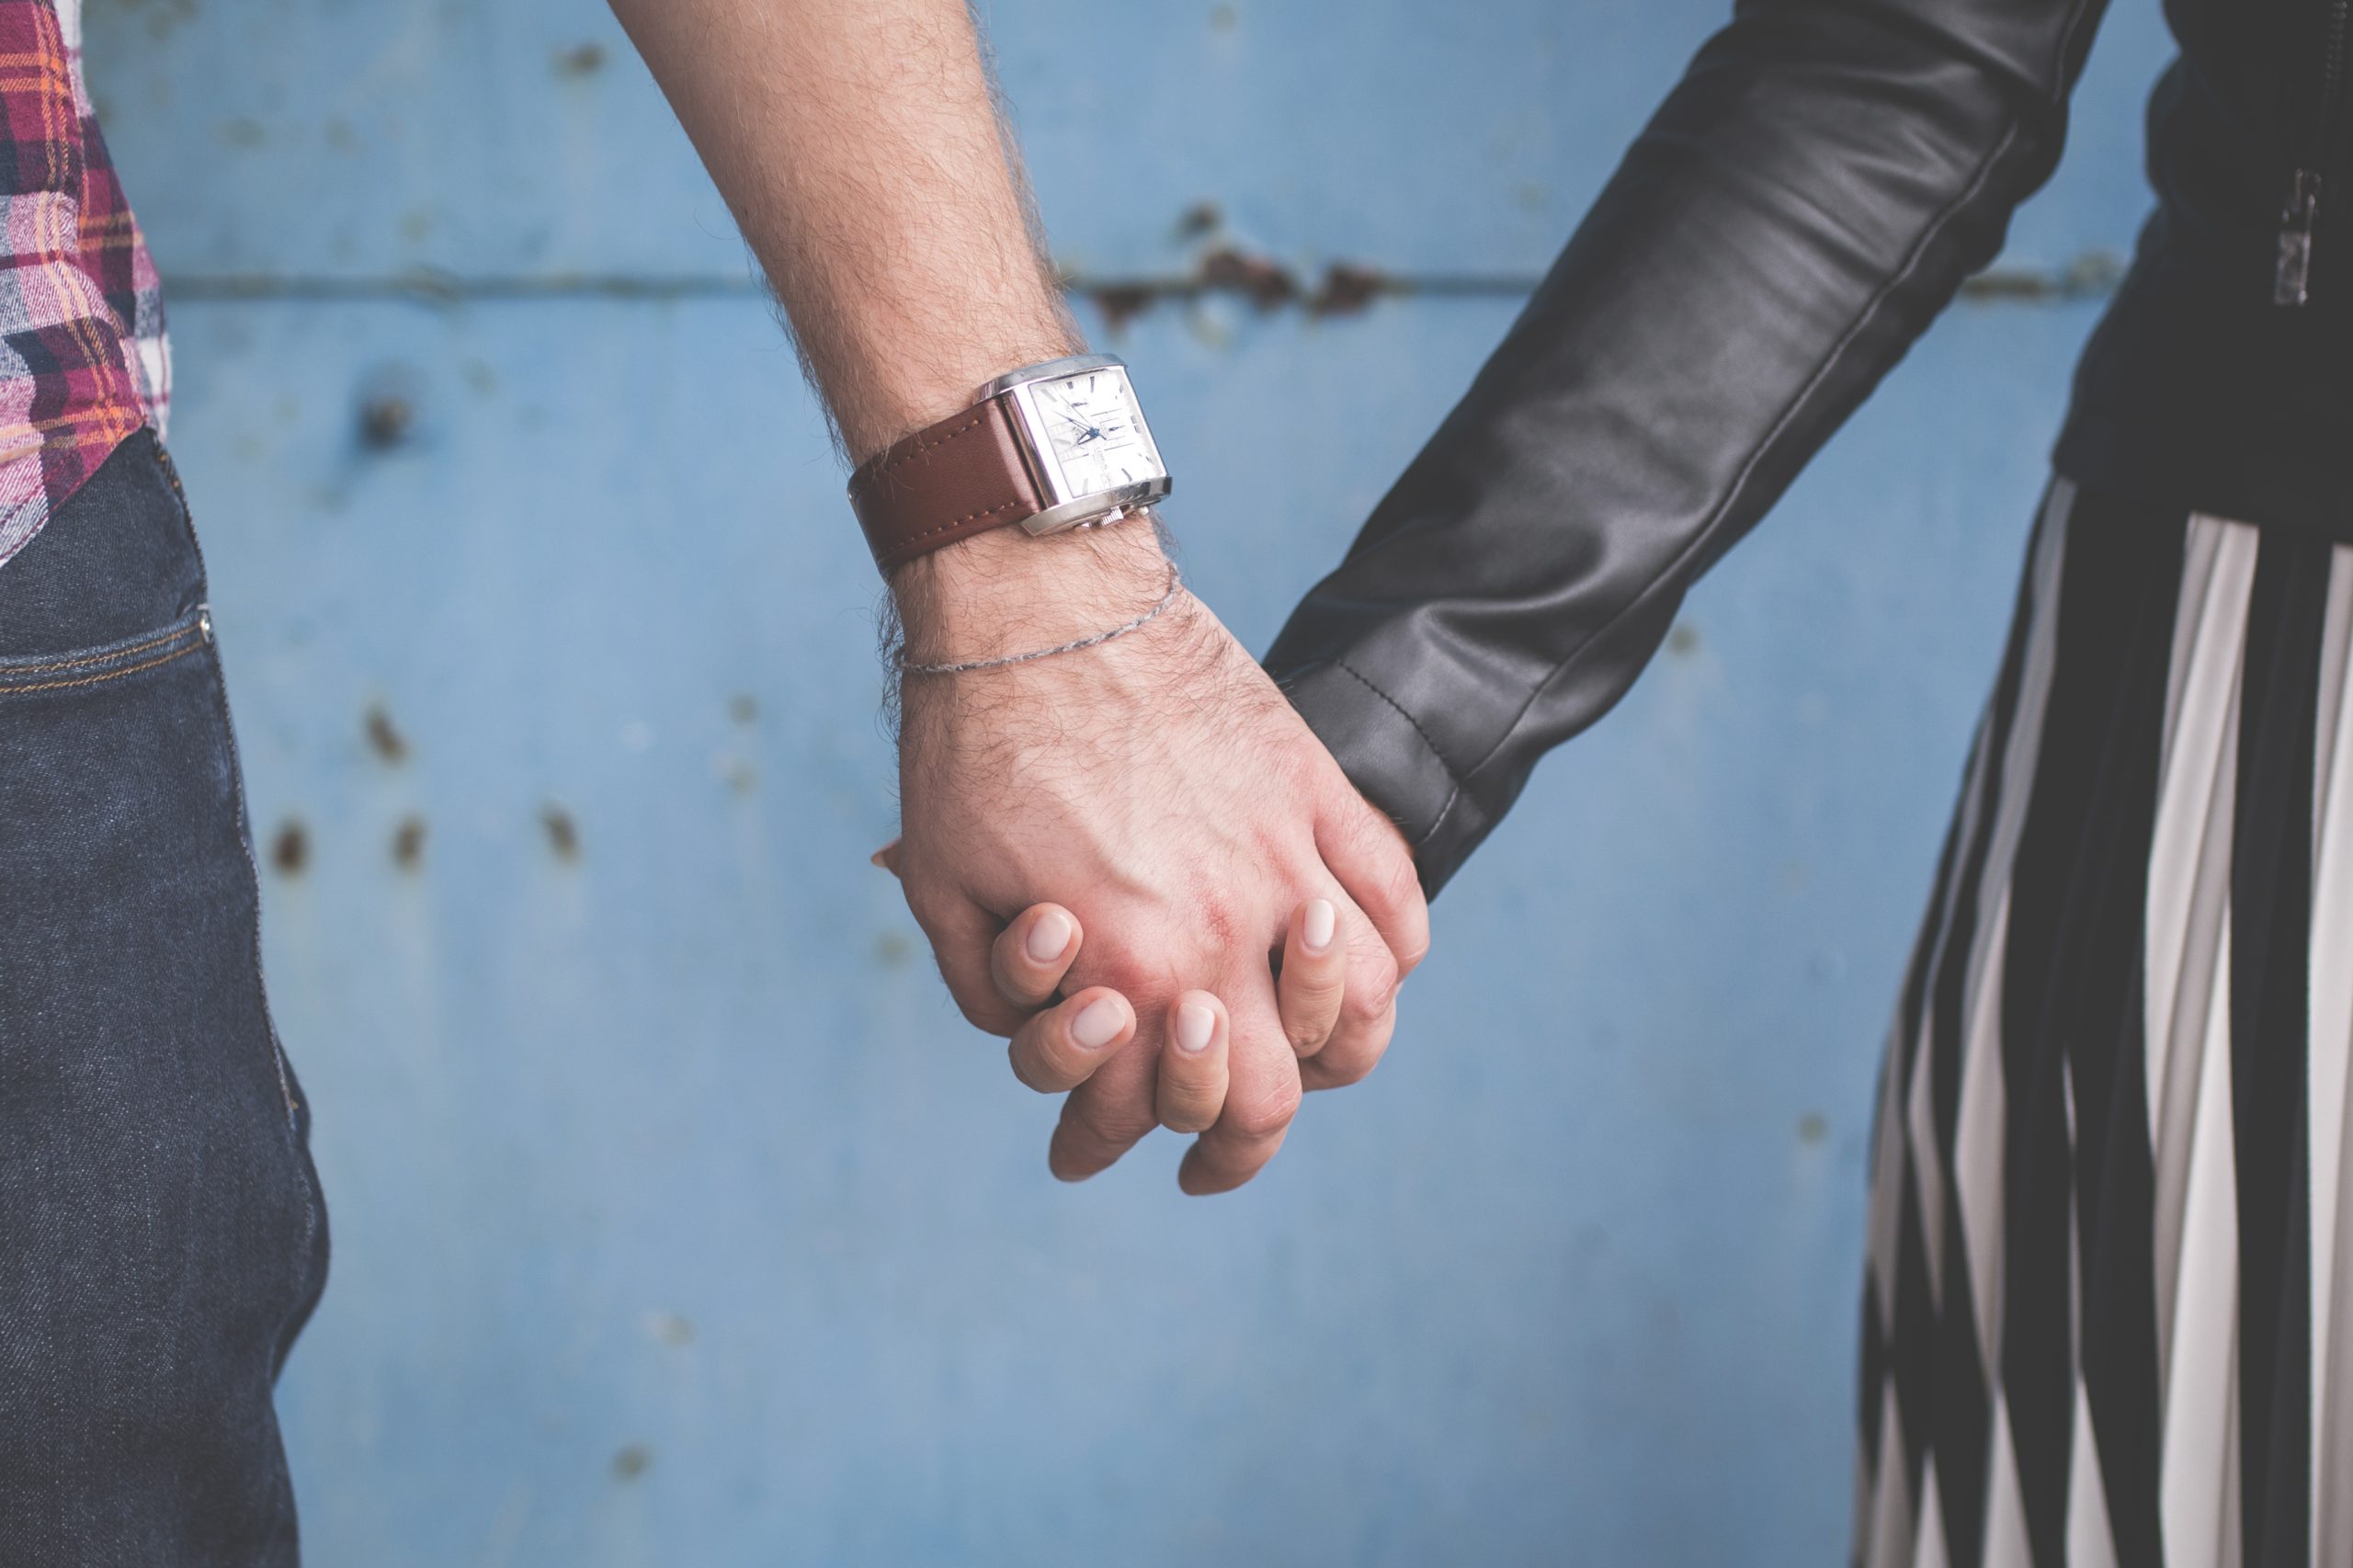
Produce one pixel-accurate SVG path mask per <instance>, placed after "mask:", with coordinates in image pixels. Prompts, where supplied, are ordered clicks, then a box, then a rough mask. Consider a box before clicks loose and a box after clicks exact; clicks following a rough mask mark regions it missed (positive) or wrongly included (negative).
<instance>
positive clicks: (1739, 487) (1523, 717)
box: [1344, 0, 2084, 803]
mask: <svg viewBox="0 0 2353 1568" xmlns="http://www.w3.org/2000/svg"><path fill="white" fill-rule="evenodd" d="M2083 14H2084V6H2083V4H2082V3H2081V0H2078V5H2077V6H2076V21H2075V23H2071V24H2070V26H2069V29H2068V31H2069V34H2070V36H2072V35H2073V32H2074V28H2075V26H2077V25H2080V21H2081V18H2082V16H2083ZM2021 119H2022V117H2021V116H2018V115H2017V114H2013V115H2012V116H2011V118H2010V120H2009V123H2008V124H2007V126H2006V127H2005V128H2004V130H2003V132H2002V134H2001V136H2000V138H1999V139H1998V140H1997V141H1996V142H1995V144H1994V146H1993V147H1992V149H1991V150H1989V151H1988V152H1987V153H1986V154H1985V157H1984V160H1983V161H1982V162H1981V163H1980V164H1979V165H1978V166H1977V169H1976V171H1975V172H1974V173H1973V174H1972V176H1971V177H1970V180H1969V183H1968V184H1967V185H1966V186H1965V187H1962V189H1961V191H1960V192H1959V193H1958V194H1956V195H1955V196H1954V198H1953V199H1952V200H1951V201H1950V202H1949V203H1947V204H1946V206H1945V207H1944V209H1943V210H1941V211H1939V212H1938V214H1937V216H1936V218H1935V220H1934V221H1933V222H1930V223H1929V224H1928V225H1927V227H1926V228H1925V229H1924V230H1922V232H1921V233H1920V237H1919V238H1918V239H1917V240H1916V241H1915V243H1914V244H1913V247H1912V251H1911V254H1910V255H1909V256H1905V257H1904V262H1903V265H1902V266H1900V267H1897V268H1896V270H1895V271H1894V272H1893V273H1892V274H1891V275H1890V276H1889V277H1888V278H1887V279H1886V280H1885V281H1884V282H1882V283H1881V285H1880V286H1879V288H1878V289H1877V290H1874V291H1873V293H1872V294H1871V297H1870V300H1869V301H1866V302H1865V304H1864V306H1863V308H1862V309H1861V310H1860V311H1859V312H1856V315H1855V318H1854V320H1853V321H1851V322H1849V323H1848V324H1847V328H1846V330H1845V331H1844V332H1842V333H1841V334H1840V335H1839V336H1838V340H1837V341H1836V343H1834V344H1832V345H1831V347H1830V348H1829V351H1828V352H1827V353H1825V354H1824V356H1823V358H1822V360H1821V362H1820V363H1819V364H1817V365H1816V366H1815V367H1814V369H1813V373H1812V374H1811V375H1809V376H1808V377H1807V378H1806V379H1805V381H1804V383H1803V384H1802V386H1800V387H1799V388H1798V390H1797V391H1796V392H1793V393H1792V394H1791V395H1790V400H1789V402H1788V403H1786V404H1784V405H1783V407H1782V409H1781V412H1780V414H1779V416H1778V417H1776V418H1775V420H1774V421H1773V426H1772V428H1771V429H1769V430H1768V431H1767V432H1766V433H1765V435H1764V436H1763V437H1761V438H1760V439H1759V440H1758V441H1757V442H1756V446H1755V447H1753V448H1752V449H1750V450H1749V452H1748V455H1747V456H1746V458H1745V459H1744V460H1742V462H1741V465H1740V470H1739V472H1737V473H1736V474H1735V475H1734V476H1733V481H1732V483H1731V484H1730V485H1729V486H1727V487H1726V489H1725V492H1724V494H1723V498H1722V500H1721V501H1719V502H1718V503H1717V504H1716V506H1715V509H1714V510H1713V512H1712V513H1711V515H1710V516H1709V518H1708V521H1707V522H1706V524H1705V525H1704V526H1702V527H1701V528H1699V531H1698V532H1697V533H1695V534H1694V535H1693V536H1692V538H1691V540H1690V542H1689V543H1688V544H1687V545H1686V546H1685V547H1684V548H1683V549H1682V550H1680V551H1677V552H1676V555H1675V558H1674V559H1673V560H1672V561H1670V562H1668V563H1667V564H1666V566H1665V569H1663V570H1662V571H1661V572H1660V573H1659V574H1657V575H1656V576H1654V578H1652V579H1651V581H1650V582H1649V583H1647V584H1645V585H1643V590H1642V592H1640V593H1639V594H1637V595H1635V596H1634V597H1633V598H1632V599H1631V600H1630V601H1629V602H1628V603H1627V604H1626V606H1625V607H1624V608H1621V609H1620V611H1619V612H1618V613H1617V614H1616V615H1613V616H1611V617H1610V618H1609V619H1608V621H1607V622H1605V623H1604V624H1603V625H1602V626H1601V627H1600V628H1599V629H1598V630H1597V631H1595V632H1594V633H1593V635H1592V636H1590V637H1588V638H1586V640H1585V642H1582V643H1580V644H1579V645H1578V646H1577V648H1576V649H1575V650H1574V651H1573V652H1572V653H1569V654H1568V655H1567V656H1566V657H1565V658H1563V659H1562V660H1561V661H1560V662H1559V663H1557V664H1555V665H1553V666H1552V668H1551V669H1550V670H1548V671H1547V672H1545V675H1544V678H1543V679H1541V680H1540V681H1538V682H1537V683H1536V685H1535V686H1534V687H1531V688H1530V689H1529V693H1528V696H1527V698H1526V699H1525V700H1523V701H1522V702H1521V703H1520V705H1519V708H1518V710H1517V711H1515V712H1514V713H1513V714H1512V717H1511V720H1510V722H1508V723H1506V725H1505V726H1504V729H1503V733H1501V734H1499V735H1498V736H1496V738H1495V744H1492V745H1490V746H1489V747H1488V748H1487V749H1486V751H1485V752H1484V753H1483V754H1482V755H1481V756H1480V757H1479V759H1478V760H1477V761H1476V762H1474V763H1472V765H1471V767H1470V769H1469V773H1468V774H1464V775H1461V776H1459V777H1460V778H1468V777H1469V776H1470V775H1472V774H1476V773H1477V772H1478V771H1479V770H1480V769H1482V768H1483V767H1486V766H1487V765H1488V764H1489V763H1490V762H1492V761H1494V760H1495V756H1497V754H1499V753H1500V752H1502V751H1503V749H1504V748H1505V747H1506V746H1507V745H1508V744H1511V740H1512V737H1513V736H1514V735H1516V734H1518V732H1519V729H1520V727H1521V726H1522V725H1523V724H1524V723H1526V722H1527V720H1528V715H1529V710H1532V709H1533V708H1534V707H1535V706H1536V703H1537V701H1538V699H1540V698H1541V697H1542V696H1543V695H1544V693H1545V692H1546V691H1547V690H1548V689H1550V688H1551V687H1552V685H1553V684H1554V683H1555V682H1557V681H1558V680H1559V679H1560V678H1561V676H1563V675H1564V674H1566V673H1567V672H1568V671H1569V670H1570V669H1571V668H1572V667H1573V666H1574V665H1576V663H1577V662H1578V661H1579V660H1580V659H1581V658H1583V657H1584V655H1585V654H1586V653H1588V652H1589V651H1590V650H1592V649H1593V648H1594V647H1595V646H1596V645H1597V644H1599V643H1600V642H1603V641H1604V640H1605V639H1606V638H1607V637H1608V635H1609V634H1610V633H1611V632H1613V631H1616V630H1617V629H1618V628H1619V627H1620V626H1621V625H1623V624H1624V623H1625V622H1626V621H1627V620H1628V619H1630V618H1631V617H1632V616H1634V615H1636V614H1638V613H1640V612H1641V611H1642V610H1643V608H1646V607H1647V606H1648V605H1649V604H1650V602H1651V600H1652V598H1653V597H1654V595H1655V594H1656V593H1657V592H1658V590H1659V588H1660V585H1663V584H1665V583H1668V582H1671V581H1673V580H1674V579H1675V578H1676V577H1677V574H1680V573H1681V572H1682V571H1683V569H1684V568H1685V567H1686V565H1688V562H1690V561H1691V560H1692V558H1693V557H1694V556H1696V555H1698V554H1699V552H1700V551H1702V550H1703V549H1704V548H1705V547H1706V546H1707V545H1708V543H1709V542H1710V541H1711V540H1713V539H1714V538H1715V537H1716V535H1717V533H1718V532H1719V531H1720V530H1721V529H1722V527H1723V521H1724V517H1725V516H1726V515H1727V514H1728V513H1730V512H1731V510H1732V509H1733V506H1734V505H1735V504H1736V503H1737V502H1738V501H1739V499H1740V496H1741V494H1742V493H1743V492H1744V491H1745V490H1746V488H1747V487H1748V484H1749V483H1750V481H1751V480H1752V479H1753V478H1754V477H1755V475H1756V468H1757V465H1758V464H1759V463H1760V462H1762V461H1763V460H1764V459H1765V457H1766V455H1767V454H1768V452H1770V451H1771V450H1772V449H1774V447H1775V446H1776V445H1777V444H1778V443H1779V440H1780V439H1781V437H1783V435H1784V434H1785V433H1786V432H1787V431H1788V429H1789V427H1790V422H1791V421H1792V420H1794V419H1795V418H1796V417H1797V415H1798V411H1799V410H1800V409H1802V408H1803V407H1804V406H1805V404H1806V403H1807V401H1808V400H1809V399H1810V398H1811V397H1812V396H1813V394H1814V392H1816V391H1817V390H1818V389H1819V388H1820V387H1821V386H1822V384H1823V383H1824V381H1826V380H1828V379H1829V377H1830V376H1831V374H1832V373H1833V372H1834V371H1835V370H1836V369H1837V367H1838V366H1839V365H1840V364H1841V363H1843V362H1844V361H1845V359H1846V358H1847V354H1848V352H1849V350H1850V349H1851V348H1852V347H1853V346H1854V344H1855V342H1856V340H1857V339H1858V338H1859V337H1860V336H1861V335H1862V334H1863V332H1864V330H1865V329H1866V328H1867V327H1868V326H1870V324H1871V323H1872V322H1873V321H1875V320H1876V319H1877V318H1878V316H1879V313H1880V312H1881V309H1882V308H1883V307H1884V306H1885V305H1886V303H1887V301H1888V300H1889V299H1890V298H1891V297H1893V295H1894V293H1895V292H1896V291H1897V290H1899V289H1901V288H1902V287H1903V286H1904V284H1906V283H1908V282H1910V281H1911V280H1912V278H1914V277H1915V276H1916V275H1917V274H1918V271H1919V268H1920V267H1921V265H1922V262H1923V259H1924V258H1925V257H1926V256H1927V253H1928V251H1929V249H1930V248H1931V246H1932V245H1933V244H1935V242H1936V241H1937V240H1938V239H1939V238H1941V237H1942V236H1943V235H1944V233H1946V232H1947V231H1948V230H1949V228H1950V226H1951V224H1952V222H1953V220H1954V219H1955V218H1956V217H1957V216H1958V215H1959V214H1960V213H1961V211H1963V210H1965V209H1966V208H1967V207H1968V205H1969V204H1970V203H1971V202H1972V200H1974V199H1976V198H1977V196H1978V195H1979V194H1980V193H1981V192H1983V191H1984V188H1985V186H1986V184H1987V182H1988V181H1990V180H1991V179H1992V178H1993V174H1994V170H1995V168H1996V167H1997V166H1999V165H2000V163H2001V161H2002V159H2003V157H2004V156H2005V155H2006V153H2008V152H2009V150H2010V148H2011V147H2012V146H2013V145H2015V144H2016V142H2017V141H2018V132H2019V128H2020V124H2021ZM1344 667H1345V666H1344ZM1349 673H1350V674H1352V675H1353V674H1355V672H1354V671H1350V672H1349ZM1358 678H1359V679H1361V678H1362V677H1361V676H1359V677H1358ZM1367 684H1370V683H1367ZM1418 727H1419V726H1416V728H1418ZM1425 739H1427V737H1425ZM1439 761H1440V762H1441V763H1443V762H1444V761H1445V758H1443V757H1440V758H1439ZM1449 771H1450V770H1449ZM1459 787H1460V786H1459V784H1458V788H1459ZM1449 803H1450V802H1449Z"/></svg>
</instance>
